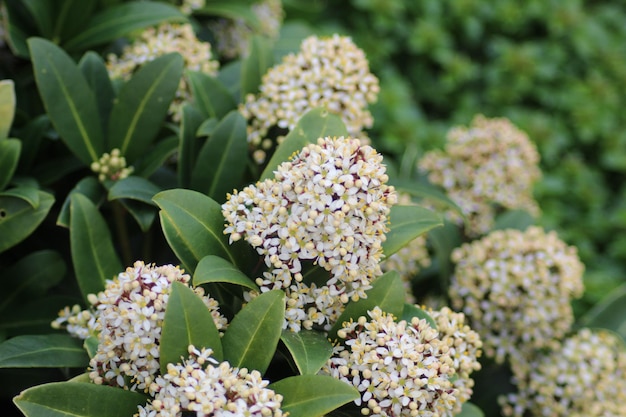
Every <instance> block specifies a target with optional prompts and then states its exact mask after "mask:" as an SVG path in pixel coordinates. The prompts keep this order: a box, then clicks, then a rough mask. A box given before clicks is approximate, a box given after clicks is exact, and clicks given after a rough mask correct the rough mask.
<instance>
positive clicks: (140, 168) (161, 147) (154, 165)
mask: <svg viewBox="0 0 626 417" xmlns="http://www.w3.org/2000/svg"><path fill="white" fill-rule="evenodd" d="M177 148H178V138H177V137H176V136H169V137H167V138H166V139H163V140H160V141H159V142H158V143H157V144H156V145H155V146H154V147H153V148H152V149H150V150H149V151H148V152H147V153H146V154H145V155H144V156H143V157H142V158H141V159H140V160H138V161H136V162H135V165H134V167H135V171H134V173H135V175H136V176H138V177H143V178H147V177H149V176H150V175H152V174H153V173H154V172H155V171H156V170H157V169H159V168H160V167H162V166H163V164H164V163H165V161H167V159H168V158H169V157H170V156H172V155H173V154H174V152H176V149H177Z"/></svg>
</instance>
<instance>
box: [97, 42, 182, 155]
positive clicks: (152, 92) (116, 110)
mask: <svg viewBox="0 0 626 417" xmlns="http://www.w3.org/2000/svg"><path fill="white" fill-rule="evenodd" d="M182 71H183V58H182V57H181V56H180V55H179V54H177V53H171V54H167V55H163V56H160V57H158V58H156V59H154V60H153V61H151V62H148V63H147V64H145V65H143V66H142V67H141V68H140V69H139V71H137V72H136V73H135V74H134V75H133V77H132V78H131V79H130V80H129V81H128V82H126V83H124V85H122V88H121V90H120V92H119V95H118V97H117V100H116V102H115V104H114V105H113V109H112V110H111V117H110V119H109V147H110V148H111V149H114V148H118V149H119V150H120V152H121V154H122V155H124V156H125V157H126V159H127V160H128V162H129V163H132V162H133V161H134V160H135V159H137V158H138V157H139V156H141V155H142V154H143V153H144V152H146V151H147V148H148V146H149V144H150V142H152V141H153V140H154V138H155V136H156V134H157V133H158V131H159V129H160V128H161V125H162V123H163V120H164V119H165V116H166V115H167V110H168V108H169V106H170V103H171V101H172V99H173V98H174V95H175V93H176V89H177V88H178V83H179V81H180V77H181V75H182Z"/></svg>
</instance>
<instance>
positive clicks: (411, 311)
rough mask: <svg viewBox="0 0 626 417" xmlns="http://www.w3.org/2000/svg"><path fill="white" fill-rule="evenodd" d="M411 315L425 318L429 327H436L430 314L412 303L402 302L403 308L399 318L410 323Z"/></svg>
mask: <svg viewBox="0 0 626 417" xmlns="http://www.w3.org/2000/svg"><path fill="white" fill-rule="evenodd" d="M413 317H417V318H419V319H425V320H426V321H427V322H428V324H430V327H432V328H433V329H437V322H435V319H433V318H432V317H431V316H430V314H428V313H427V312H426V311H425V310H423V309H421V308H419V307H418V306H416V305H414V304H408V303H406V304H404V308H403V309H402V316H400V319H401V320H405V321H406V322H407V323H410V322H411V320H412V319H413Z"/></svg>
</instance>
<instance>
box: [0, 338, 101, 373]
mask: <svg viewBox="0 0 626 417" xmlns="http://www.w3.org/2000/svg"><path fill="white" fill-rule="evenodd" d="M88 364H89V357H88V356H87V353H86V352H85V349H83V342H82V340H80V339H76V338H75V337H71V336H69V335H64V334H48V335H24V336H16V337H13V338H11V339H9V340H7V341H5V342H4V343H1V344H0V368H61V367H69V368H83V367H86V366H87V365H88Z"/></svg>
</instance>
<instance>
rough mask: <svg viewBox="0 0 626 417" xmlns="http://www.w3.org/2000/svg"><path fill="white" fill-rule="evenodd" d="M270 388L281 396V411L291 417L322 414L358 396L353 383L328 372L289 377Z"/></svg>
mask: <svg viewBox="0 0 626 417" xmlns="http://www.w3.org/2000/svg"><path fill="white" fill-rule="evenodd" d="M269 388H271V389H273V390H274V391H276V392H277V393H278V394H280V395H282V396H283V402H282V404H281V407H280V408H281V410H282V411H283V413H289V415H290V416H294V417H295V416H298V417H321V416H324V415H326V414H327V413H329V412H331V411H332V410H334V409H336V408H339V407H341V406H342V405H344V404H347V403H349V402H350V401H354V400H356V399H358V398H359V396H360V394H359V391H357V389H356V388H355V387H353V386H352V385H349V384H347V383H345V382H343V381H340V380H339V379H336V378H333V377H332V376H327V375H298V376H292V377H288V378H284V379H281V380H280V381H278V382H274V383H273V384H270V385H269Z"/></svg>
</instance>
